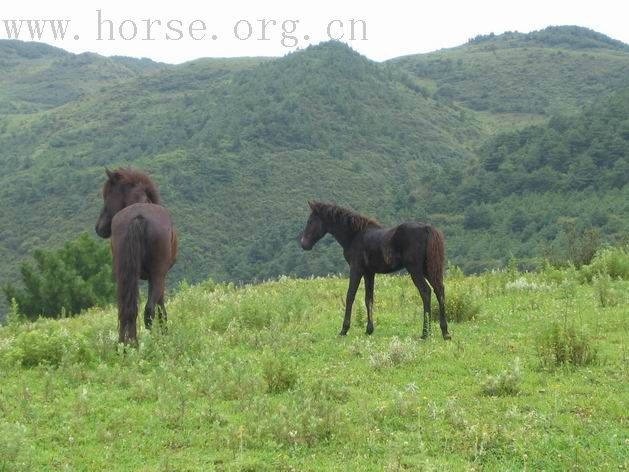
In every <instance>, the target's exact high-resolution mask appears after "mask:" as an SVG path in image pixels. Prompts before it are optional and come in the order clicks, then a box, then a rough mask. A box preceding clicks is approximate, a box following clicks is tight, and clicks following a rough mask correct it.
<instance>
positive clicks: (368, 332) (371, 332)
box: [366, 326, 373, 336]
mask: <svg viewBox="0 0 629 472" xmlns="http://www.w3.org/2000/svg"><path fill="white" fill-rule="evenodd" d="M366 333H367V335H368V336H371V335H372V334H373V326H367V331H366Z"/></svg>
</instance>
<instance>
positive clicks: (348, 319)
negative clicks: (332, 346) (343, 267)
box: [339, 268, 363, 336]
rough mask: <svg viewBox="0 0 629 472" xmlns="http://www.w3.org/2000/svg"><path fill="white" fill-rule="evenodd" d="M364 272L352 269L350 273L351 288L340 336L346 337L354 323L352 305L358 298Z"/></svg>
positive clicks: (348, 292)
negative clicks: (357, 293)
mask: <svg viewBox="0 0 629 472" xmlns="http://www.w3.org/2000/svg"><path fill="white" fill-rule="evenodd" d="M362 276H363V274H362V271H359V270H355V269H353V268H352V269H351V270H350V273H349V287H348V289H347V297H346V298H345V319H344V320H343V328H342V329H341V332H340V333H339V335H340V336H345V335H346V334H347V332H348V331H349V327H350V325H351V323H352V305H353V304H354V298H356V292H357V291H358V287H359V286H360V279H361V278H362Z"/></svg>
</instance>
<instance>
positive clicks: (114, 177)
mask: <svg viewBox="0 0 629 472" xmlns="http://www.w3.org/2000/svg"><path fill="white" fill-rule="evenodd" d="M105 173H106V174H107V178H108V179H109V180H111V181H112V182H113V183H115V182H116V181H117V180H118V178H119V177H120V174H119V173H118V172H117V171H113V172H112V171H110V170H109V169H108V168H107V167H105Z"/></svg>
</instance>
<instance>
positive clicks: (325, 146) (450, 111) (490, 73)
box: [0, 28, 629, 286]
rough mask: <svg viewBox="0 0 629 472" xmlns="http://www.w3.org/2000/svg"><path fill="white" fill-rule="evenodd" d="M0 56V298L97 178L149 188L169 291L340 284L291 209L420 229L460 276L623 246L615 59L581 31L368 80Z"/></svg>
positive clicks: (284, 68) (56, 240)
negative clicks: (427, 224) (305, 239)
mask: <svg viewBox="0 0 629 472" xmlns="http://www.w3.org/2000/svg"><path fill="white" fill-rule="evenodd" d="M532 38H533V39H532ZM535 38H537V39H535ZM553 38H555V39H556V40H553ZM592 41H594V42H595V43H596V44H594V43H592V44H590V43H591V42H592ZM571 42H572V43H571ZM581 43H583V44H581ZM584 44H585V45H586V44H590V46H587V47H585V46H584ZM0 56H1V57H2V58H3V59H2V60H3V61H4V62H3V63H2V64H3V72H4V71H5V70H6V74H3V75H2V77H1V78H0V80H2V81H3V82H2V84H3V85H2V87H1V88H0V95H1V96H0V104H1V106H0V110H2V111H0V113H1V114H0V163H2V168H3V173H2V174H1V175H0V205H1V206H2V218H1V219H0V257H2V258H3V264H2V265H1V266H0V279H1V280H2V281H7V280H12V279H14V278H15V277H16V267H17V264H18V262H19V261H20V260H21V259H22V258H24V257H26V256H27V255H28V254H30V253H32V251H33V250H35V249H38V248H45V247H49V246H55V245H59V244H62V243H63V242H64V241H66V240H67V239H69V238H71V237H73V236H74V235H76V234H77V233H79V232H81V231H85V230H87V229H91V228H92V227H93V225H94V222H95V219H96V217H97V215H98V211H99V207H100V205H101V202H100V195H99V190H100V186H101V185H102V183H103V181H104V172H103V167H104V166H106V165H107V166H116V165H125V166H126V165H133V166H136V167H140V168H142V169H145V170H146V171H148V172H149V173H150V174H151V175H152V176H153V177H154V178H155V180H156V181H157V183H158V185H159V187H160V189H161V193H162V197H163V202H164V204H165V205H166V206H167V207H168V208H169V209H170V210H171V212H172V213H173V215H174V218H175V222H176V224H177V226H178V229H179V233H180V235H181V256H180V258H179V260H178V262H177V264H176V266H175V267H174V271H173V272H172V277H173V278H174V279H182V278H186V279H188V280H190V281H199V280H202V279H204V278H206V277H207V276H208V275H210V276H212V277H214V278H215V279H219V280H232V281H249V280H259V279H263V278H269V277H276V276H279V275H281V274H290V275H297V276H308V275H312V274H328V273H337V272H340V271H344V270H345V263H344V260H343V258H342V256H341V254H340V250H339V248H338V247H337V246H336V245H335V244H334V243H333V241H332V240H330V239H329V238H326V239H324V240H323V241H322V242H321V243H320V244H319V245H318V246H317V248H316V250H315V251H313V252H311V253H308V254H304V253H303V252H302V251H301V250H300V248H299V246H298V244H297V243H296V240H297V237H298V235H299V232H300V231H301V229H302V226H303V224H304V222H305V219H306V217H307V213H308V207H307V205H306V201H307V200H308V199H310V198H318V199H324V200H334V201H336V202H337V203H340V204H343V205H347V206H351V207H354V208H355V209H356V210H358V211H361V212H363V213H366V214H369V215H372V216H375V217H377V218H379V219H380V220H381V221H382V222H383V223H384V224H394V223H399V222H400V221H402V220H408V219H423V220H427V221H431V222H433V223H435V224H437V225H438V226H439V227H440V228H441V229H442V230H443V231H444V233H445V236H446V241H447V251H448V258H449V260H450V262H451V263H454V264H457V265H459V266H461V267H462V268H463V269H464V270H465V271H467V272H474V271H480V270H483V269H486V268H495V267H499V266H501V265H504V264H505V263H506V261H507V260H509V259H510V258H511V257H512V256H516V257H517V258H518V260H520V261H522V264H523V265H525V266H527V267H532V266H535V265H537V264H538V263H539V261H540V260H541V258H542V257H548V256H549V255H550V256H552V257H554V258H561V257H564V256H566V252H567V249H566V248H567V247H568V242H569V240H570V238H573V235H574V234H575V232H576V234H577V235H580V234H588V233H587V232H588V231H597V232H598V233H597V234H598V235H599V236H600V237H599V242H605V241H612V242H617V241H618V240H622V235H623V234H626V233H627V232H628V231H629V227H628V226H629V218H628V215H629V208H628V207H627V205H628V203H627V202H629V198H628V194H627V192H629V188H628V187H627V185H626V176H627V142H628V137H627V111H628V110H627V96H628V93H627V86H626V85H625V84H627V81H628V80H629V77H628V76H627V74H626V70H627V67H629V52H628V51H627V50H626V48H624V47H619V46H618V44H617V43H616V42H614V41H613V40H610V39H609V38H607V39H604V37H601V35H598V34H596V33H593V32H591V31H589V30H584V29H578V28H576V29H575V28H567V29H564V28H558V29H557V28H555V29H548V30H544V31H543V32H538V33H536V34H534V35H520V34H511V35H503V36H495V37H493V38H486V39H483V40H482V41H473V42H472V43H470V44H467V45H464V46H461V47H459V48H454V49H452V50H444V51H438V52H435V53H431V54H426V55H421V56H411V57H408V58H401V59H399V60H395V61H389V62H386V63H384V64H378V63H374V62H372V61H369V60H368V59H366V58H364V57H361V56H360V55H358V54H357V53H355V52H354V51H352V50H351V49H350V48H349V47H347V46H345V45H343V44H340V43H335V42H331V43H324V44H321V45H318V46H315V47H309V48H307V49H306V50H303V51H297V52H295V53H292V54H289V55H287V56H286V57H283V58H280V59H233V60H232V59H207V60H198V61H194V62H191V63H187V64H182V65H180V66H165V65H160V64H155V63H151V62H150V61H139V60H134V59H130V58H108V59H107V58H100V57H99V56H94V55H87V56H85V55H82V56H74V55H71V54H69V53H66V52H64V51H61V50H58V49H54V48H48V47H46V46H42V45H31V44H28V45H27V44H22V43H18V42H0ZM64 64H65V65H64ZM62 65H63V67H62ZM103 70H105V71H107V74H104V73H102V71H103ZM42 71H44V72H42ZM69 71H72V73H69ZM27 77H29V79H28V80H26V78H27ZM31 78H32V79H31ZM45 84H53V85H51V88H50V89H49V92H46V90H47V89H46V88H45V87H44V85H45ZM5 85H6V86H5ZM60 87H61V88H60ZM64 87H65V88H64ZM62 89H63V90H66V91H67V90H70V91H72V93H70V94H66V92H64V91H63V90H62ZM448 90H450V92H449V91H448ZM623 90H624V91H623ZM52 91H55V92H54V93H53V92H52ZM614 91H617V94H616V95H613V96H612V97H613V98H609V97H610V96H611V95H610V94H611V93H612V92H614ZM35 92H37V94H39V95H37V94H35ZM42 94H43V96H44V98H50V100H48V101H46V100H43V99H41V100H40V99H39V98H37V96H40V95H42ZM27 96H28V97H30V96H32V97H35V98H37V99H34V100H33V101H32V102H29V103H28V104H27V103H26V102H25V101H24V97H27ZM479 110H480V111H479ZM505 111H509V112H510V113H509V114H505V113H504V112H505ZM556 111H561V112H562V113H561V114H556V113H555V112H556ZM531 124H534V125H536V126H533V127H527V126H528V125H531ZM517 130H519V131H517ZM503 132H504V133H505V134H502V133H503ZM170 285H171V286H172V281H171V284H170Z"/></svg>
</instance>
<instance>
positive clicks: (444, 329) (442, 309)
mask: <svg viewBox="0 0 629 472" xmlns="http://www.w3.org/2000/svg"><path fill="white" fill-rule="evenodd" d="M430 284H431V285H432V288H433V289H434V290H435V295H437V301H438V302H439V327H440V328H441V335H442V336H443V339H446V340H447V339H451V338H452V337H451V336H450V333H448V321H447V320H446V300H445V289H444V287H443V283H441V284H437V283H433V282H432V280H431V281H430Z"/></svg>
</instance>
